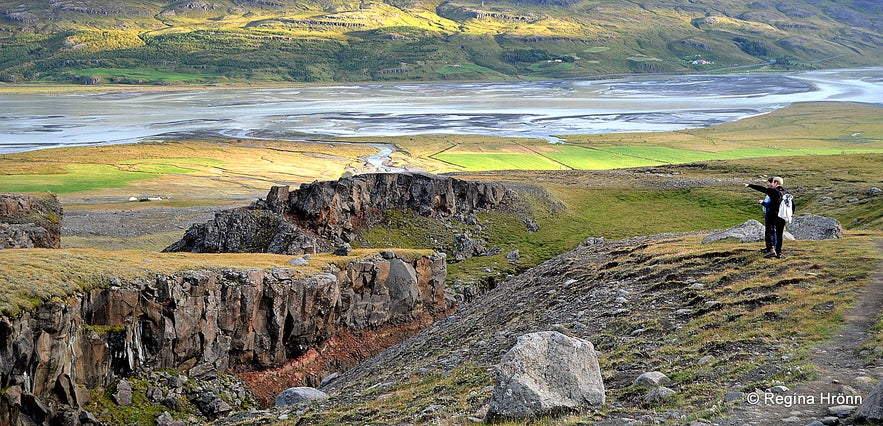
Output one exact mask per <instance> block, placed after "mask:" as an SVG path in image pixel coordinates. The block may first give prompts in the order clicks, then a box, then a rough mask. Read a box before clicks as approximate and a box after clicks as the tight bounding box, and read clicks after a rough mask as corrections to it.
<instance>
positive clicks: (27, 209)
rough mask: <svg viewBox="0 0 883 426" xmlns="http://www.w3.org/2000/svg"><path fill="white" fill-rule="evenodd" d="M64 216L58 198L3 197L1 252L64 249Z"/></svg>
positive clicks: (0, 218) (0, 203)
mask: <svg viewBox="0 0 883 426" xmlns="http://www.w3.org/2000/svg"><path fill="white" fill-rule="evenodd" d="M62 215H63V210H62V208H61V203H59V202H58V199H57V198H56V197H55V195H48V196H46V197H42V198H39V197H34V196H31V195H23V194H0V249H4V248H35V247H36V248H60V247H61V218H62Z"/></svg>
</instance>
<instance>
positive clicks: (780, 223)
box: [773, 217, 785, 255]
mask: <svg viewBox="0 0 883 426" xmlns="http://www.w3.org/2000/svg"><path fill="white" fill-rule="evenodd" d="M773 226H774V227H775V234H774V239H773V241H774V242H775V246H776V254H778V255H781V254H782V240H784V239H785V238H784V235H785V219H782V218H780V217H776V218H775V219H773Z"/></svg>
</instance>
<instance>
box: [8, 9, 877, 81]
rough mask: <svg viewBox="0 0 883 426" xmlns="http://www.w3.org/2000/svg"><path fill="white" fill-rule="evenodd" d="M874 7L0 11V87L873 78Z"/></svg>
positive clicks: (875, 18) (875, 48)
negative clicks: (778, 74)
mask: <svg viewBox="0 0 883 426" xmlns="http://www.w3.org/2000/svg"><path fill="white" fill-rule="evenodd" d="M881 19H883V7H881V5H880V4H879V2H875V1H871V0H848V1H834V0H820V1H812V2H810V1H797V2H789V3H775V2H758V1H749V0H727V1H710V0H703V1H693V2H690V3H689V4H688V5H687V4H683V3H682V2H666V1H660V2H650V1H645V0H633V1H613V0H551V1H544V0H528V1H509V0H495V1H479V0H435V1H429V2H425V1H416V0H386V1H360V2H356V1H351V0H327V1H316V0H300V1H296V0H274V1H254V0H251V1H234V0H218V1H215V2H203V1H198V0H197V1H190V2H171V1H146V2H133V1H122V2H109V1H104V0H80V1H70V0H58V1H51V2H36V1H11V0H2V1H0V80H2V81H5V82H34V81H40V82H50V81H51V82H68V83H70V82H77V83H85V84H102V83H130V84H188V83H228V82H263V83H268V82H285V81H299V82H311V81H317V82H322V81H326V82H327V81H368V80H375V81H380V80H442V79H450V80H464V79H468V80H474V79H500V78H512V77H515V76H525V77H537V78H540V77H541V78H558V77H573V76H584V75H595V74H610V73H632V72H672V71H708V70H716V69H728V68H732V67H744V66H768V67H774V68H784V69H790V68H812V67H828V68H831V67H851V66H862V65H881V62H880V59H879V58H881V57H883V54H881V53H883V21H881Z"/></svg>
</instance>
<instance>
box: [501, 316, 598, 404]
mask: <svg viewBox="0 0 883 426" xmlns="http://www.w3.org/2000/svg"><path fill="white" fill-rule="evenodd" d="M604 399H605V395H604V383H603V381H602V378H601V369H600V367H599V366H598V358H597V355H596V353H595V347H594V346H593V345H592V343H591V342H588V341H586V340H582V339H578V338H574V337H568V336H565V335H564V334H561V333H559V332H557V331H543V332H539V333H531V334H526V335H523V336H521V337H519V338H518V341H517V342H516V344H515V346H513V347H512V349H510V350H509V352H507V353H506V354H505V355H504V356H503V359H502V361H501V362H500V365H499V366H498V368H497V383H496V385H495V386H494V390H493V393H492V395H491V401H490V406H489V407H488V412H487V417H486V420H487V421H491V422H493V421H501V420H508V419H513V420H517V419H530V418H537V417H542V416H548V415H560V414H566V413H575V412H582V411H585V410H587V409H590V408H593V407H598V406H601V405H603V404H604Z"/></svg>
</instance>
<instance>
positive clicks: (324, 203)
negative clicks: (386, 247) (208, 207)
mask: <svg viewBox="0 0 883 426" xmlns="http://www.w3.org/2000/svg"><path fill="white" fill-rule="evenodd" d="M513 196H514V193H512V192H511V191H508V190H507V189H506V188H505V187H504V186H503V185H502V184H499V183H491V182H478V181H464V180H460V179H456V178H451V177H446V176H437V175H432V174H425V173H371V174H363V175H356V176H345V177H342V178H340V179H339V180H337V181H324V182H313V183H309V184H303V185H301V186H300V187H299V188H298V189H297V190H294V191H290V188H289V187H287V186H275V187H273V188H272V189H271V190H270V192H269V193H268V195H267V198H266V199H265V200H259V201H257V202H255V203H253V204H252V205H251V206H249V207H243V208H238V209H232V210H225V211H222V212H219V213H217V214H216V215H215V218H214V219H213V220H211V221H209V222H206V223H203V224H196V225H193V226H192V227H191V228H190V229H188V230H187V232H186V233H185V235H184V237H183V238H182V239H181V240H180V241H178V242H176V243H174V244H172V245H170V246H169V247H167V248H166V249H165V251H186V252H199V253H219V252H232V253H239V252H255V253H284V254H303V253H315V252H325V251H331V250H332V248H333V247H335V246H336V245H339V244H342V243H349V242H351V241H353V240H355V238H356V237H357V236H358V234H359V233H360V232H362V231H364V230H366V229H368V228H370V227H372V226H375V225H377V224H379V223H381V222H382V221H383V220H384V218H385V212H387V211H389V210H405V209H407V210H412V211H414V212H417V213H418V214H420V215H423V216H427V217H439V218H444V217H456V218H461V219H463V220H464V221H466V220H467V219H469V218H471V217H473V215H474V213H476V212H479V211H487V210H492V209H496V208H498V207H500V206H501V205H503V204H505V203H506V201H507V199H508V198H511V197H513Z"/></svg>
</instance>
